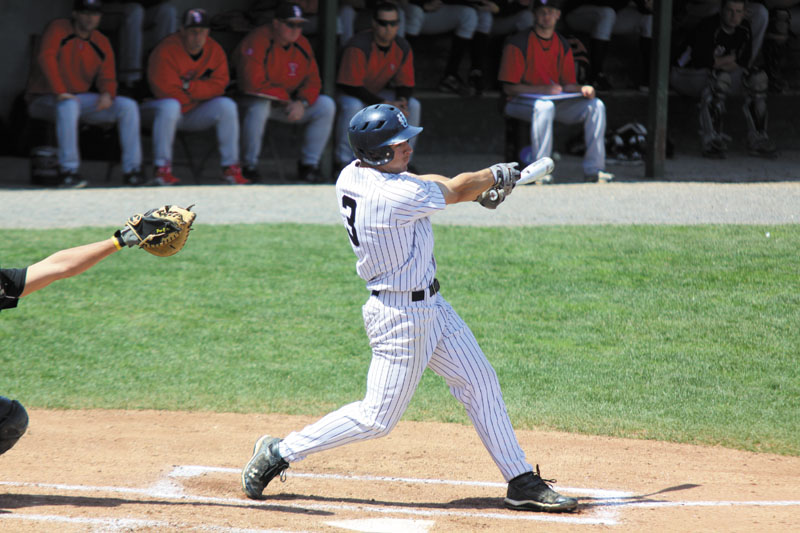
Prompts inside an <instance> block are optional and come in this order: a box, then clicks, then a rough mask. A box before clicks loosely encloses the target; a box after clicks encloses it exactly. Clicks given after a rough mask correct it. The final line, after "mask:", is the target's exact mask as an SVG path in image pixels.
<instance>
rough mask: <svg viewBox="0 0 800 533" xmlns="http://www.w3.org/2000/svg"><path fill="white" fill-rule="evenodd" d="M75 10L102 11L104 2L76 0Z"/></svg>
mask: <svg viewBox="0 0 800 533" xmlns="http://www.w3.org/2000/svg"><path fill="white" fill-rule="evenodd" d="M72 9H73V11H91V12H93V13H100V12H101V11H102V10H103V2H101V1H100V0H75V1H74V2H72Z"/></svg>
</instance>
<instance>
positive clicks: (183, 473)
mask: <svg viewBox="0 0 800 533" xmlns="http://www.w3.org/2000/svg"><path fill="white" fill-rule="evenodd" d="M240 472H241V471H240V470H238V469H236V468H226V467H217V466H201V465H179V466H176V467H174V468H173V469H172V472H170V473H169V474H168V475H167V478H168V479H167V480H165V481H164V482H163V483H162V484H160V487H161V488H162V489H166V490H171V491H181V490H183V487H181V486H179V485H175V484H174V482H173V481H172V480H174V479H176V478H193V477H198V476H201V475H203V474H205V473H223V474H236V475H238V474H239V473H240ZM287 475H288V476H289V477H298V478H307V479H332V480H337V481H367V482H384V483H409V484H422V485H450V486H471V487H492V488H500V489H502V490H505V489H506V488H507V486H508V484H507V483H497V482H491V481H461V480H448V479H420V478H406V477H385V476H354V475H343V474H315V473H307V472H296V471H293V470H291V471H289V472H287ZM557 488H558V490H560V491H564V492H569V493H572V494H581V495H585V496H591V497H593V498H594V499H596V500H607V501H617V499H618V498H626V497H630V496H632V494H631V493H628V492H622V491H614V490H603V489H586V488H571V487H557ZM314 505H322V504H314ZM337 507H342V508H344V507H346V506H344V505H342V506H335V508H337ZM347 507H349V506H347ZM592 507H593V508H592V512H591V516H575V515H569V514H563V515H555V514H533V513H526V512H522V513H519V512H515V513H511V514H507V513H505V514H504V513H470V512H466V511H447V510H424V509H408V508H405V509H394V508H390V507H377V506H359V507H358V509H360V510H362V511H374V512H379V513H392V514H411V515H417V516H419V515H423V516H458V517H479V518H494V519H500V520H529V521H540V522H565V523H570V524H585V525H616V524H618V521H617V514H618V508H616V507H603V506H592ZM326 510H327V509H326Z"/></svg>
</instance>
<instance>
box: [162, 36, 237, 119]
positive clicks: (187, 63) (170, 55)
mask: <svg viewBox="0 0 800 533" xmlns="http://www.w3.org/2000/svg"><path fill="white" fill-rule="evenodd" d="M230 79H231V78H230V74H229V72H228V58H227V57H225V51H224V50H223V49H222V46H220V45H219V43H217V41H215V40H214V39H212V38H211V37H209V38H208V40H206V44H205V46H203V50H202V51H201V52H200V54H199V55H197V56H191V55H189V52H187V51H186V48H184V47H183V42H182V41H181V36H180V32H176V33H173V34H172V35H168V36H167V37H164V39H163V40H162V41H161V42H160V43H158V46H156V47H155V48H154V49H153V51H152V53H151V54H150V60H149V61H148V65H147V81H148V82H150V90H152V91H153V95H154V96H155V97H156V98H174V99H176V100H177V101H179V102H180V103H181V111H182V112H184V113H186V112H187V111H189V110H191V109H193V108H194V107H196V106H197V105H198V104H200V103H202V102H205V101H206V100H211V99H212V98H215V97H217V96H222V95H223V94H225V88H226V87H227V86H228V82H229V81H230ZM185 81H188V82H189V88H188V89H187V90H184V89H183V83H184V82H185Z"/></svg>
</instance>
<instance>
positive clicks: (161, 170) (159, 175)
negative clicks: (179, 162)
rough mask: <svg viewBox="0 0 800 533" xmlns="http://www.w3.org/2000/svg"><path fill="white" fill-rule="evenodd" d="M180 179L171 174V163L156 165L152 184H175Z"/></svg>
mask: <svg viewBox="0 0 800 533" xmlns="http://www.w3.org/2000/svg"><path fill="white" fill-rule="evenodd" d="M180 182H181V180H179V179H178V178H176V177H175V176H173V175H172V165H163V166H160V167H156V170H155V173H154V176H153V184H155V185H161V186H169V185H177V184H178V183H180Z"/></svg>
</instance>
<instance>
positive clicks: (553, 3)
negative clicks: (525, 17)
mask: <svg viewBox="0 0 800 533" xmlns="http://www.w3.org/2000/svg"><path fill="white" fill-rule="evenodd" d="M562 3H563V2H562V1H561V0H533V9H534V10H536V9H539V8H540V7H552V8H553V9H558V10H561V4H562Z"/></svg>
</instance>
